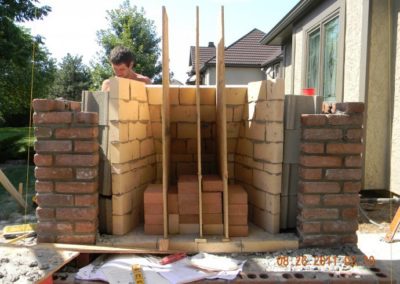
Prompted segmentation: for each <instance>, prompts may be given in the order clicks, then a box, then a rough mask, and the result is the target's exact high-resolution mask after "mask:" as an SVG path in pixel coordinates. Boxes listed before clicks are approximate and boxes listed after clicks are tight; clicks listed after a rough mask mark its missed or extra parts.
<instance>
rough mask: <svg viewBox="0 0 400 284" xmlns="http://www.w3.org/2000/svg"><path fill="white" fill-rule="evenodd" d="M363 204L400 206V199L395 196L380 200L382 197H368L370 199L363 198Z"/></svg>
mask: <svg viewBox="0 0 400 284" xmlns="http://www.w3.org/2000/svg"><path fill="white" fill-rule="evenodd" d="M360 202H361V203H382V204H386V203H398V204H400V197H397V196H393V197H391V198H380V197H368V198H361V200H360Z"/></svg>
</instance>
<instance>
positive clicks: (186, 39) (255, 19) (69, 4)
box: [24, 0, 298, 82]
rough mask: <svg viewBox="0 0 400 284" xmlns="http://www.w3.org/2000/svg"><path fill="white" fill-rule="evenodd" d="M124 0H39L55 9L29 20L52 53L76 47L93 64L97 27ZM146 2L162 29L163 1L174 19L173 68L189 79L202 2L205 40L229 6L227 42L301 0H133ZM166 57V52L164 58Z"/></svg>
mask: <svg viewBox="0 0 400 284" xmlns="http://www.w3.org/2000/svg"><path fill="white" fill-rule="evenodd" d="M122 2H123V0H39V5H49V6H50V7H51V8H52V11H51V12H50V13H49V15H48V16H46V17H45V18H44V19H43V20H39V21H33V22H28V23H25V24H24V26H25V27H27V28H29V29H30V30H31V33H32V34H33V35H36V34H39V35H41V36H43V37H44V42H45V45H46V47H47V48H48V50H49V52H50V53H51V56H52V57H53V58H55V59H57V61H58V63H60V62H61V59H62V58H63V57H64V56H66V55H67V53H70V54H72V55H79V56H82V58H83V62H84V63H85V64H87V65H89V63H90V61H91V60H93V59H94V57H95V55H96V52H98V51H100V50H101V46H99V44H98V43H97V38H96V32H97V31H99V30H101V29H107V28H108V27H109V21H108V20H107V18H106V16H107V13H106V11H107V10H113V9H117V8H118V7H119V6H120V5H121V3H122ZM130 2H131V5H136V6H137V7H138V8H141V7H143V8H144V11H145V16H146V18H148V19H150V20H153V21H154V25H155V27H156V31H157V33H158V35H159V36H160V37H161V35H162V26H161V23H162V20H161V18H162V16H161V15H162V14H161V13H162V6H165V7H166V10H167V14H168V19H169V56H170V70H171V71H172V72H174V77H175V78H176V79H178V80H179V81H181V82H185V81H186V79H187V75H186V72H187V71H188V69H189V50H190V46H194V45H195V40H196V34H195V32H196V26H195V24H196V6H198V7H199V29H200V35H199V37H200V46H207V45H208V42H210V41H213V42H217V39H218V35H219V29H220V24H219V23H220V10H221V6H224V19H225V45H226V46H229V45H230V44H231V43H233V42H235V41H236V40H238V39H239V38H241V37H242V36H244V35H245V34H247V33H248V32H250V31H251V30H252V29H254V28H257V29H259V30H261V31H263V32H265V33H268V32H269V31H270V30H271V29H272V28H273V27H274V26H275V25H276V24H277V23H278V22H279V21H280V20H281V19H282V18H283V17H284V16H285V15H286V14H287V13H288V12H289V11H290V10H291V9H292V8H293V7H294V6H295V5H296V4H297V2H298V0H279V1H275V0H169V1H168V0H131V1H130ZM160 59H161V58H160Z"/></svg>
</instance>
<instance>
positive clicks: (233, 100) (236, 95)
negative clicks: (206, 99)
mask: <svg viewBox="0 0 400 284" xmlns="http://www.w3.org/2000/svg"><path fill="white" fill-rule="evenodd" d="M246 94H247V88H244V87H236V86H235V87H234V86H229V87H228V86H227V87H226V88H225V96H226V104H227V105H242V104H244V103H245V99H246Z"/></svg>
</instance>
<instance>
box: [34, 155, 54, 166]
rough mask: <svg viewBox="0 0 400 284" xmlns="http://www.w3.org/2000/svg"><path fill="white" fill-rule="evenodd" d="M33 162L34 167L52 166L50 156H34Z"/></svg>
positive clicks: (51, 157)
mask: <svg viewBox="0 0 400 284" xmlns="http://www.w3.org/2000/svg"><path fill="white" fill-rule="evenodd" d="M33 162H34V163H35V165H36V166H39V167H40V166H51V165H52V164H53V156H52V155H44V154H35V156H34V157H33Z"/></svg>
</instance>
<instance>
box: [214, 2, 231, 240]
mask: <svg viewBox="0 0 400 284" xmlns="http://www.w3.org/2000/svg"><path fill="white" fill-rule="evenodd" d="M219 26H220V38H219V40H218V45H217V78H216V81H217V92H216V93H217V99H216V101H217V121H216V122H217V131H216V132H217V149H218V169H219V173H220V175H221V177H222V181H223V184H224V195H223V204H224V236H225V238H229V227H228V222H229V219H228V218H229V217H228V160H227V154H228V151H227V133H226V98H225V39H224V37H225V36H224V7H223V6H222V7H221V18H220V25H219Z"/></svg>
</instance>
